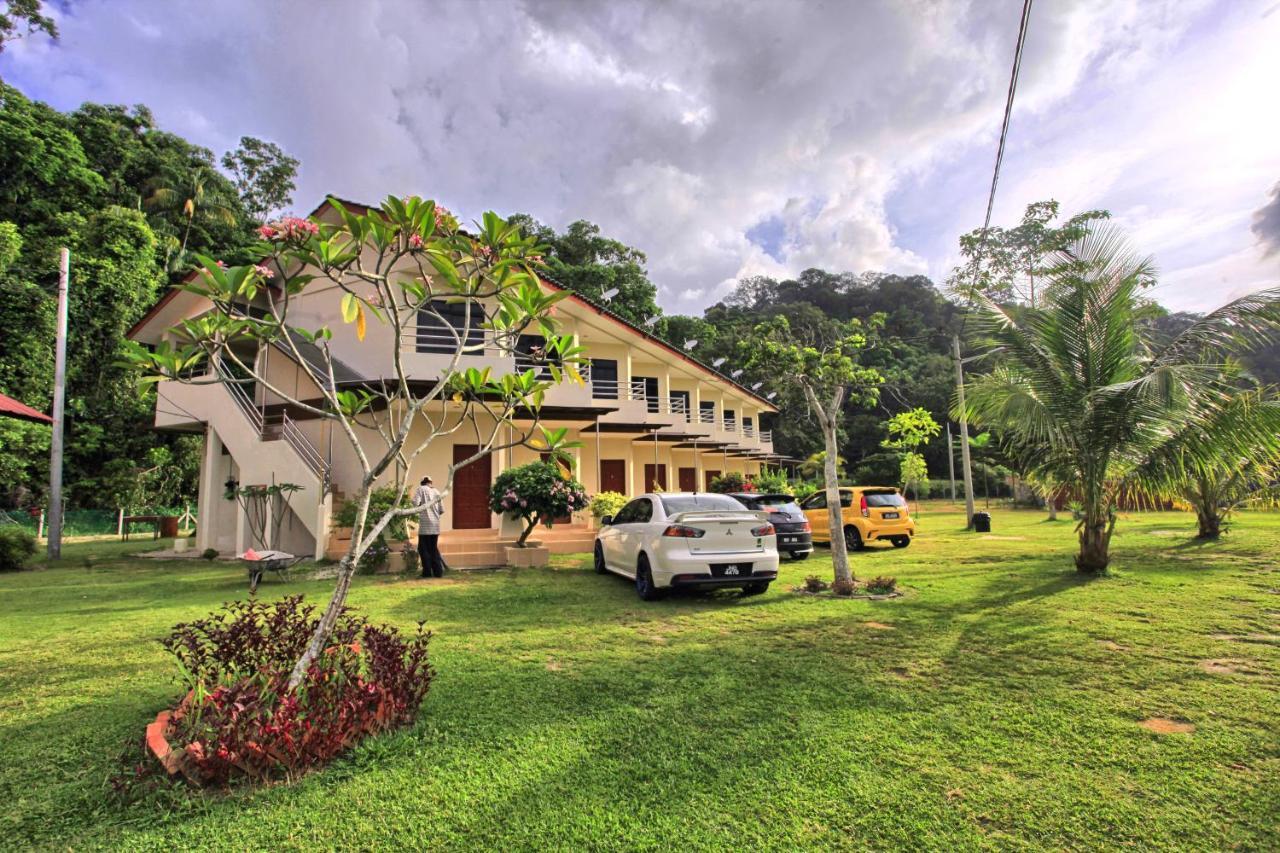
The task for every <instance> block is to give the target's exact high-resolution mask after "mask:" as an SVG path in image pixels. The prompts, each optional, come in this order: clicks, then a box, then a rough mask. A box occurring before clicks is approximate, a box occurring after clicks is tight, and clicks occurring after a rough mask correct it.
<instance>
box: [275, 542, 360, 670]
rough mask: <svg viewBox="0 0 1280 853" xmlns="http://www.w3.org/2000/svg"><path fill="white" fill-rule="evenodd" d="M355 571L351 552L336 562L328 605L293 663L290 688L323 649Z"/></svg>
mask: <svg viewBox="0 0 1280 853" xmlns="http://www.w3.org/2000/svg"><path fill="white" fill-rule="evenodd" d="M355 573H356V559H355V554H354V552H352V553H348V554H347V556H345V557H343V558H342V562H341V563H339V564H338V583H337V585H336V586H335V587H334V589H333V597H332V598H330V599H329V605H328V606H327V607H326V608H325V609H324V615H323V616H321V617H320V623H319V624H318V625H316V630H315V632H314V633H313V634H312V635H311V641H310V642H309V643H307V650H306V651H305V652H303V653H302V657H300V658H298V662H297V663H296V664H294V665H293V672H291V673H290V674H289V689H290V690H296V689H297V688H298V685H299V684H301V683H302V679H303V677H304V676H305V675H306V674H307V670H308V669H309V668H310V667H311V662H312V661H313V660H315V659H316V656H317V655H319V654H320V652H322V651H323V650H324V644H325V643H327V642H328V641H329V634H330V633H331V632H332V631H333V626H334V625H336V624H337V622H338V616H340V615H341V614H342V608H343V607H344V606H345V605H346V603H347V591H348V590H350V589H351V578H352V577H353V576H354V575H355Z"/></svg>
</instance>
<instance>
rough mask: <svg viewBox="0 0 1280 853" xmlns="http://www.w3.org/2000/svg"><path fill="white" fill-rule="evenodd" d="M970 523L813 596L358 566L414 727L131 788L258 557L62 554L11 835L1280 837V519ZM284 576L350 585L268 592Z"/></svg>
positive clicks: (775, 839) (14, 626) (735, 843)
mask: <svg viewBox="0 0 1280 853" xmlns="http://www.w3.org/2000/svg"><path fill="white" fill-rule="evenodd" d="M959 524H960V517H959V516H957V515H955V514H944V513H938V512H932V511H928V510H927V511H926V513H925V515H924V516H923V519H922V535H921V537H920V538H919V539H918V540H917V541H916V542H915V543H914V544H913V545H912V547H911V548H909V549H906V550H905V551H895V550H892V549H888V548H876V549H874V550H871V551H868V552H865V553H861V554H855V555H854V570H855V573H856V574H858V575H860V576H863V577H870V576H874V575H877V574H890V575H895V576H896V577H897V578H898V579H899V581H900V582H901V583H902V584H905V585H906V586H907V587H909V588H910V594H909V595H908V596H906V597H904V598H901V599H896V600H892V601H881V602H868V601H839V600H831V599H824V598H812V597H804V596H796V595H792V594H790V593H789V592H788V591H787V588H788V587H790V586H792V585H797V584H799V583H800V581H801V580H802V578H803V577H804V575H806V574H810V573H818V574H823V575H829V573H830V562H829V559H828V558H827V557H826V555H825V553H824V552H819V554H818V555H817V556H816V557H815V558H814V559H811V560H809V561H807V562H804V563H790V564H784V569H783V575H782V579H781V582H780V583H778V584H775V585H774V588H772V589H771V590H770V591H769V592H768V593H767V594H766V595H763V596H758V597H755V598H739V597H737V596H734V595H731V594H728V595H727V594H719V595H714V596H707V597H690V598H678V599H674V600H668V601H664V602H660V603H654V604H644V603H642V602H640V601H639V600H638V599H637V598H636V597H635V595H634V593H633V591H632V590H631V589H630V588H629V586H628V585H627V583H626V582H625V581H623V580H622V579H619V578H613V577H603V578H602V577H599V576H597V575H595V574H593V573H592V572H591V570H590V568H589V565H588V559H587V558H586V556H585V555H584V556H582V557H578V556H571V557H564V558H560V559H558V560H557V561H556V564H555V565H554V566H553V567H552V568H550V569H547V570H525V571H522V572H520V573H511V572H497V573H475V574H470V575H454V576H452V577H451V578H447V579H445V580H444V581H436V582H425V581H416V580H415V581H407V580H392V579H361V581H360V582H359V583H358V585H357V586H356V588H355V590H354V592H353V594H352V603H353V604H354V605H356V606H358V607H360V608H362V609H364V610H365V611H367V612H369V613H370V614H372V615H373V616H374V617H376V618H378V619H383V620H389V621H394V622H398V623H402V624H404V625H411V624H412V623H413V622H415V621H416V620H419V619H424V620H426V621H427V623H428V624H429V625H430V626H431V627H432V628H434V629H435V630H436V631H437V637H436V639H435V641H434V644H433V658H434V662H435V665H436V667H437V669H438V670H439V676H438V678H437V680H436V682H435V684H434V686H433V688H432V691H431V694H430V696H429V697H428V700H427V702H426V704H425V705H424V709H423V713H422V715H421V718H420V721H419V722H418V724H417V725H416V726H414V727H413V728H411V729H406V730H402V731H401V732H398V733H395V734H392V735H388V736H386V737H382V738H378V739H375V740H372V741H369V742H367V743H365V744H363V745H361V746H360V747H358V748H356V749H355V750H354V751H353V752H352V753H350V755H349V756H348V757H346V758H344V759H342V760H340V761H339V762H337V763H336V764H334V765H331V766H330V767H329V768H327V769H325V770H323V771H321V772H318V773H315V774H312V775H310V776H308V777H306V778H303V779H302V780H300V781H298V782H296V783H294V784H290V785H283V784H282V785H276V786H272V787H268V788H260V789H256V790H246V789H241V790H236V791H233V792H231V793H228V794H199V793H193V792H189V791H186V790H185V789H181V788H174V789H169V790H162V791H160V792H158V793H156V794H153V795H151V796H150V797H149V798H147V799H144V800H143V801H141V802H136V803H133V804H129V805H125V804H122V803H120V802H119V801H117V800H116V799H113V798H112V797H111V796H110V795H109V793H108V789H107V786H106V782H105V780H106V778H107V777H108V776H109V775H111V774H112V773H114V772H116V771H117V770H118V769H119V759H118V755H119V754H120V751H121V748H122V746H123V744H125V743H126V742H127V741H130V740H133V739H136V738H137V737H138V736H139V734H140V732H141V730H142V727H143V725H144V724H145V723H146V722H147V721H148V720H149V719H150V717H151V716H152V715H154V714H155V712H156V711H157V710H158V709H159V708H161V707H164V706H165V705H166V704H167V703H168V702H170V701H171V700H172V699H173V698H174V696H175V694H176V692H177V689H178V688H177V685H176V682H175V680H174V671H173V668H172V666H171V665H170V662H169V660H168V659H167V658H166V656H165V654H164V652H163V650H162V649H161V648H160V647H159V645H158V644H157V643H156V640H157V639H158V638H159V637H161V636H162V635H163V634H165V633H166V631H167V629H168V628H169V627H170V626H171V625H173V624H174V623H175V622H178V621H181V620H185V619H190V618H192V617H195V616H199V615H202V614H205V613H207V612H209V611H210V610H211V609H213V608H214V607H216V606H217V605H218V604H219V602H222V601H224V600H227V599H231V598H234V597H238V596H241V595H242V594H243V593H244V588H245V584H244V577H243V573H242V571H241V570H240V569H239V568H238V567H235V566H231V565H227V564H206V563H203V562H198V561H196V562H184V563H178V562H157V561H153V560H141V559H132V558H129V557H128V556H127V555H128V554H129V553H131V552H134V551H136V550H137V549H138V548H139V547H140V545H139V543H130V544H129V545H127V546H126V545H121V544H118V543H112V544H102V543H88V544H72V545H69V546H67V547H66V548H65V551H64V553H65V555H66V556H65V557H64V559H63V560H62V561H61V562H60V563H59V564H57V565H54V566H49V567H44V568H42V569H41V570H39V571H32V572H24V573H20V574H9V575H3V576H0V601H3V602H4V603H3V606H2V607H0V797H2V798H3V801H4V803H5V808H4V809H3V810H2V811H0V846H8V847H14V848H32V847H60V848H65V847H77V848H84V847H117V848H118V847H128V848H130V849H170V848H187V847H196V846H207V847H215V848H228V849H248V848H254V849H261V848H313V847H325V848H334V847H359V848H365V849H377V848H387V847H404V846H413V847H431V848H437V849H448V848H501V849H529V848H582V847H588V846H591V847H594V848H615V847H616V848H621V847H625V848H671V847H677V846H678V847H681V848H690V847H697V848H736V849H741V848H748V847H797V846H802V845H803V846H827V847H859V848H867V847H870V848H879V849H883V848H890V847H902V848H906V847H910V848H935V849H936V848H947V849H971V848H992V847H994V848H1029V847H1035V848H1040V847H1055V848H1063V847H1069V848H1100V847H1112V846H1119V845H1125V844H1127V845H1132V846H1138V847H1165V848H1186V849H1208V848H1224V847H1233V846H1239V847H1243V848H1247V849H1274V848H1276V847H1278V846H1280V830H1278V829H1277V821H1276V816H1277V815H1280V700H1277V696H1278V695H1280V693H1278V691H1277V688H1278V687H1280V572H1278V571H1277V569H1276V559H1275V555H1276V553H1277V550H1280V515H1262V514H1256V515H1254V514H1250V515H1244V516H1242V517H1240V519H1239V520H1238V522H1237V523H1236V524H1235V525H1234V527H1233V529H1232V531H1231V533H1230V535H1229V536H1227V537H1226V538H1225V539H1224V540H1222V541H1221V542H1218V543H1213V544H1205V545H1201V544H1196V543H1194V542H1192V541H1190V540H1189V539H1188V536H1189V534H1190V532H1191V531H1192V530H1193V527H1194V523H1193V520H1192V519H1191V518H1190V517H1189V516H1186V515H1182V514H1178V513H1164V514H1150V515H1142V516H1132V517H1126V518H1124V519H1122V521H1121V523H1120V526H1119V529H1118V533H1117V539H1116V560H1115V564H1114V573H1113V575H1112V576H1111V577H1109V578H1106V579H1102V580H1096V581H1085V580H1082V579H1080V578H1078V577H1077V576H1076V574H1075V573H1074V571H1073V570H1072V568H1071V561H1070V551H1071V544H1072V539H1073V536H1072V525H1071V523H1070V522H1057V523H1051V522H1045V521H1043V516H1042V515H1040V514H1039V513H1030V512H1027V513H1022V512H1018V513H1015V512H1009V511H997V512H996V513H995V520H994V524H995V527H994V531H995V532H994V533H993V534H992V535H990V536H983V535H977V534H966V533H964V532H963V531H961V530H959V529H958V527H959ZM141 547H146V546H145V545H144V546H141ZM88 554H93V555H95V557H96V559H95V561H94V562H93V564H92V565H89V566H86V564H85V560H84V557H85V555H88ZM286 589H287V590H289V591H302V592H305V593H306V594H307V596H308V597H309V598H313V599H317V600H320V599H323V598H324V597H325V596H326V595H327V589H328V584H327V583H325V582H305V583H302V582H299V583H293V584H290V585H288V586H287V587H286V586H285V585H284V584H281V583H279V582H272V581H271V580H268V581H267V582H265V583H264V586H263V588H262V590H261V592H262V593H263V594H267V595H274V594H279V593H283V592H285V591H286ZM1210 662H1215V663H1210ZM1153 717H1158V718H1167V719H1170V720H1174V721H1179V722H1186V723H1190V724H1192V725H1194V726H1195V731H1194V732H1193V733H1189V734H1185V733H1183V734H1159V733H1155V732H1152V731H1149V730H1147V729H1145V728H1143V727H1142V726H1140V725H1139V723H1140V722H1141V721H1143V720H1146V719H1148V718H1153Z"/></svg>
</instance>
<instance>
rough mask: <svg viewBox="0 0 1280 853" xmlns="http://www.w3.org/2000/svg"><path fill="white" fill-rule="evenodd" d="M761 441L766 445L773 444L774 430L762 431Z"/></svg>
mask: <svg viewBox="0 0 1280 853" xmlns="http://www.w3.org/2000/svg"><path fill="white" fill-rule="evenodd" d="M760 441H761V442H763V443H764V444H773V430H771V429H765V430H761V431H760Z"/></svg>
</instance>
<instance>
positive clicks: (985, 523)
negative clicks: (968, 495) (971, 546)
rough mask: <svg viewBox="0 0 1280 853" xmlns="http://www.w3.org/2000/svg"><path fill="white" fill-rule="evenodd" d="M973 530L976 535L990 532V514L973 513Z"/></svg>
mask: <svg viewBox="0 0 1280 853" xmlns="http://www.w3.org/2000/svg"><path fill="white" fill-rule="evenodd" d="M973 529H974V531H975V532H977V533H990V532H991V513H989V512H975V513H974V514H973Z"/></svg>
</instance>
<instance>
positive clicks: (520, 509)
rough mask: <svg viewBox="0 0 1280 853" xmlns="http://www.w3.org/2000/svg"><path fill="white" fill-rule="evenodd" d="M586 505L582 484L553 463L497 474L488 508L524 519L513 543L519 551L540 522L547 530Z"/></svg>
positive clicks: (534, 463) (511, 469) (542, 463)
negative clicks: (522, 528) (556, 521)
mask: <svg viewBox="0 0 1280 853" xmlns="http://www.w3.org/2000/svg"><path fill="white" fill-rule="evenodd" d="M587 505H588V498H587V492H586V490H585V489H583V487H582V484H581V483H579V482H578V481H577V480H575V479H573V477H571V476H569V475H568V474H566V473H564V472H563V471H561V470H560V466H559V465H556V464H555V463H552V462H530V463H529V464H528V465H520V466H518V467H516V468H508V469H507V470H506V471H503V472H502V473H501V474H499V475H498V479H497V480H495V481H494V483H493V488H492V489H490V491H489V509H491V510H493V511H494V512H497V513H505V514H508V515H510V516H512V517H513V518H521V519H524V522H525V528H524V532H523V533H521V534H520V538H519V539H518V540H517V541H516V546H517V547H520V548H523V547H524V543H525V541H526V540H527V539H528V538H529V534H530V533H532V532H533V528H534V527H536V526H537V525H538V524H539V523H542V524H544V525H546V526H547V527H550V526H551V525H552V524H553V523H554V522H555V520H556V519H557V518H563V517H564V516H566V515H570V514H572V513H574V512H577V511H579V510H584V509H586V508H587Z"/></svg>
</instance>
